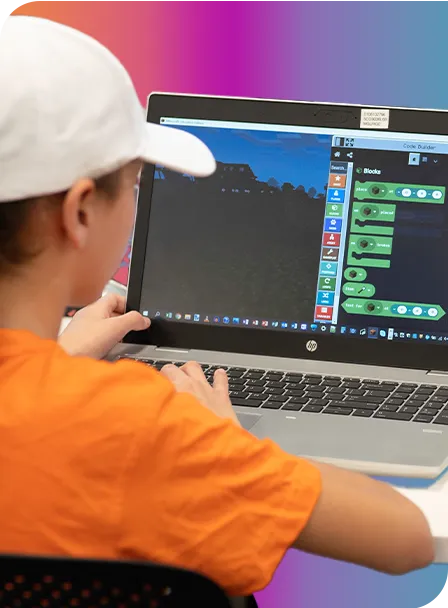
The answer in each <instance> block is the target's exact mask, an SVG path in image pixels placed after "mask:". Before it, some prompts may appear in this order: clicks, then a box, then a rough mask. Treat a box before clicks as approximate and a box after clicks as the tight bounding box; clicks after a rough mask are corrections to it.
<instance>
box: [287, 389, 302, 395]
mask: <svg viewBox="0 0 448 608" xmlns="http://www.w3.org/2000/svg"><path fill="white" fill-rule="evenodd" d="M304 392H305V391H304V390H303V389H302V390H300V389H299V390H292V391H291V390H289V389H287V390H286V391H285V395H289V396H290V397H301V396H302V395H303V394H304Z"/></svg>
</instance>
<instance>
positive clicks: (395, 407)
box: [379, 405, 401, 412]
mask: <svg viewBox="0 0 448 608" xmlns="http://www.w3.org/2000/svg"><path fill="white" fill-rule="evenodd" d="M379 411H380V412H398V405H382V406H381V407H380V409H379ZM400 411H401V410H400Z"/></svg>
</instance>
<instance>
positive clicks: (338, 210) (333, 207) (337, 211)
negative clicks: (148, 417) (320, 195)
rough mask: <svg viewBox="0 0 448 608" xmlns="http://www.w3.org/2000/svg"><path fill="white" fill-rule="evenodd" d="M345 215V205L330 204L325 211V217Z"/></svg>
mask: <svg viewBox="0 0 448 608" xmlns="http://www.w3.org/2000/svg"><path fill="white" fill-rule="evenodd" d="M343 215H344V205H341V204H336V203H328V204H327V207H326V210H325V217H342V216H343Z"/></svg>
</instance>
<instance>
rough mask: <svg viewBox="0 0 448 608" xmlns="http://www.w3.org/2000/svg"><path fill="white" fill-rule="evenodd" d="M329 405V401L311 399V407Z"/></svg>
mask: <svg viewBox="0 0 448 608" xmlns="http://www.w3.org/2000/svg"><path fill="white" fill-rule="evenodd" d="M329 403H330V402H329V401H328V399H311V401H310V403H309V405H319V406H322V407H325V406H326V405H328V404H329Z"/></svg>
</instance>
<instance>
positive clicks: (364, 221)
mask: <svg viewBox="0 0 448 608" xmlns="http://www.w3.org/2000/svg"><path fill="white" fill-rule="evenodd" d="M396 209H397V207H396V205H384V204H380V203H359V202H355V203H353V210H352V223H351V231H352V232H358V233H361V234H362V233H365V234H379V235H382V234H383V235H390V236H392V235H393V233H394V227H393V225H392V224H393V222H394V221H395V212H396ZM377 222H388V223H390V224H391V225H390V226H382V225H378V224H377Z"/></svg>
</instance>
